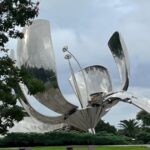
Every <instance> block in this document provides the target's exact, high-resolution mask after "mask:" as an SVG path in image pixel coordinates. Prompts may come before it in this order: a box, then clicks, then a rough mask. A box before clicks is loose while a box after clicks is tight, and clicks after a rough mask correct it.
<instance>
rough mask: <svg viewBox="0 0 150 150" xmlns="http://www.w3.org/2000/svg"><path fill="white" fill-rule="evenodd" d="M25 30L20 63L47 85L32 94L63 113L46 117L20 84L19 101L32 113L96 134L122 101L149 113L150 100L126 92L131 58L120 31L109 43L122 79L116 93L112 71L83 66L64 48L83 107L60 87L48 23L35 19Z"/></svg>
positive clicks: (75, 88)
mask: <svg viewBox="0 0 150 150" xmlns="http://www.w3.org/2000/svg"><path fill="white" fill-rule="evenodd" d="M23 32H24V38H23V39H22V40H19V41H18V50H17V65H18V66H19V67H20V68H21V67H23V68H25V69H26V70H27V71H28V72H30V73H31V74H32V75H33V76H34V77H35V78H37V79H38V80H40V81H42V83H43V84H44V91H42V92H39V93H37V94H34V95H33V96H34V97H35V98H36V100H37V101H39V102H40V103H41V104H43V105H44V106H46V107H47V108H49V109H50V110H52V111H54V112H57V113H59V114H60V115H59V116H55V117H54V116H45V115H43V114H41V113H39V112H38V111H37V110H35V109H34V107H33V106H32V105H31V104H30V96H29V94H28V87H27V86H26V85H24V84H22V83H20V85H19V86H20V90H21V92H22V99H21V100H20V102H21V104H22V106H23V107H24V108H25V110H26V111H27V112H28V113H29V114H30V115H31V116H33V117H35V118H36V119H38V120H39V121H42V122H44V123H47V124H61V123H67V124H69V125H72V126H74V127H76V128H79V129H81V130H84V131H90V132H91V133H95V131H94V128H95V127H96V125H97V123H98V122H99V120H100V119H101V117H102V116H104V115H105V114H106V113H107V112H108V111H109V110H110V109H111V108H112V107H113V106H114V105H116V104H117V103H118V102H119V101H123V102H127V103H131V104H133V105H135V106H137V107H139V108H141V109H144V110H145V111H147V112H149V113H150V101H146V100H145V99H141V98H140V99H139V98H137V97H135V96H133V95H132V94H129V93H127V92H126V91H127V89H128V86H129V61H128V55H127V49H126V47H125V44H124V42H123V40H122V38H121V36H120V34H119V33H118V32H115V33H114V34H113V35H112V37H111V38H110V40H109V42H108V46H109V48H110V50H111V52H112V55H113V57H114V59H115V61H116V64H117V66H118V69H119V73H120V77H121V80H122V88H121V90H120V91H117V92H114V89H113V87H112V83H111V78H110V75H109V72H108V70H107V69H106V68H105V67H103V66H100V65H94V66H89V67H87V68H83V69H82V68H81V66H80V64H79V63H78V61H77V60H76V58H75V57H74V56H73V55H72V54H71V53H70V51H68V49H67V48H63V51H64V52H65V54H66V55H65V58H66V59H67V60H68V62H69V66H70V70H71V77H70V79H69V80H70V83H71V85H72V87H73V90H74V92H75V94H76V96H77V98H78V100H79V102H80V105H81V107H78V106H75V105H73V104H71V103H70V102H69V101H67V100H66V99H65V98H64V96H63V94H62V93H61V91H60V89H59V85H58V82H57V71H56V64H55V57H54V51H53V47H52V42H51V36H50V27H49V22H48V21H46V20H36V21H34V22H33V24H32V25H31V26H29V27H26V28H24V30H23ZM71 59H75V60H76V62H77V63H78V65H79V67H80V71H79V72H74V70H73V68H72V65H71Z"/></svg>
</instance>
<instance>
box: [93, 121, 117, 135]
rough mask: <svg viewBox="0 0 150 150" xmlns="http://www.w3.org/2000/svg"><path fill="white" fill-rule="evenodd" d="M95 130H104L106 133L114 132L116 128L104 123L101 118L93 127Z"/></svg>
mask: <svg viewBox="0 0 150 150" xmlns="http://www.w3.org/2000/svg"><path fill="white" fill-rule="evenodd" d="M95 130H96V132H100V131H106V132H108V133H114V134H115V133H116V132H117V130H116V128H115V127H114V126H112V125H110V124H109V123H105V122H104V121H103V120H100V121H99V123H98V124H97V126H96V128H95Z"/></svg>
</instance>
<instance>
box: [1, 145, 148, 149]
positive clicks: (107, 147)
mask: <svg viewBox="0 0 150 150" xmlns="http://www.w3.org/2000/svg"><path fill="white" fill-rule="evenodd" d="M0 150H18V149H17V148H0ZM33 150H66V147H65V146H50V147H34V148H33ZM73 150H88V147H87V146H74V148H73ZM95 150H150V148H147V147H143V146H125V147H119V146H95Z"/></svg>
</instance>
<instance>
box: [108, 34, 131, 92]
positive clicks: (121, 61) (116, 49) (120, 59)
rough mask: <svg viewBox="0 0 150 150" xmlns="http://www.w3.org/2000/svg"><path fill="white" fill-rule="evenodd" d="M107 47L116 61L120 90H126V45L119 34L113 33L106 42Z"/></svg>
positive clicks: (127, 64)
mask: <svg viewBox="0 0 150 150" xmlns="http://www.w3.org/2000/svg"><path fill="white" fill-rule="evenodd" d="M108 46H109V48H110V50H111V52H112V54H113V57H114V59H115V61H116V64H117V67H118V70H119V73H120V77H121V80H122V90H125V91H126V90H127V89H128V86H129V71H130V68H129V59H128V54H127V48H126V45H125V43H124V41H123V39H122V37H121V35H120V33H119V32H115V33H114V34H113V35H112V37H111V38H110V40H109V42H108Z"/></svg>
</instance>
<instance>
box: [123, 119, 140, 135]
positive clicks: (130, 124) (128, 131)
mask: <svg viewBox="0 0 150 150" xmlns="http://www.w3.org/2000/svg"><path fill="white" fill-rule="evenodd" d="M120 127H121V128H122V133H123V134H124V135H126V136H128V137H133V138H134V137H135V136H136V134H137V131H138V129H139V123H138V122H137V121H136V120H135V119H130V120H122V121H120Z"/></svg>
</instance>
